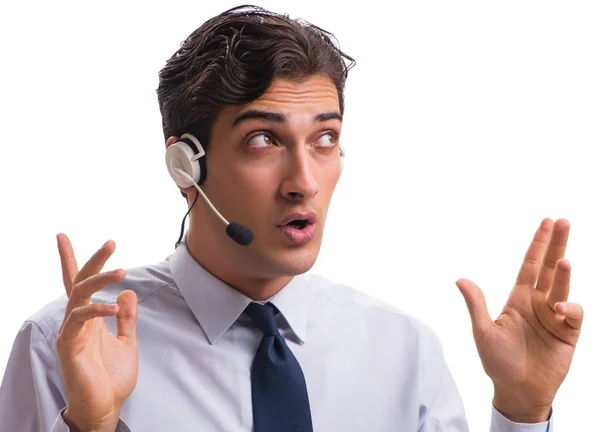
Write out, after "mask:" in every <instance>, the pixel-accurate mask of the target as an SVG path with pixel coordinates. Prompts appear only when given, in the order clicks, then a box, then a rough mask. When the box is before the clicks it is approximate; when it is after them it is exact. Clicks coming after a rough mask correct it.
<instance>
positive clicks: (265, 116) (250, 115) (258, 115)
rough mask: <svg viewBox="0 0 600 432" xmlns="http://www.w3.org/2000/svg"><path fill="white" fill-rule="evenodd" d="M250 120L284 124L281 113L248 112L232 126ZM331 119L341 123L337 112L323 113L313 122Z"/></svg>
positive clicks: (340, 117) (241, 115) (316, 116)
mask: <svg viewBox="0 0 600 432" xmlns="http://www.w3.org/2000/svg"><path fill="white" fill-rule="evenodd" d="M252 119H262V120H267V121H272V122H275V123H284V122H285V115H283V114H281V113H277V112H270V111H262V110H248V111H246V112H244V113H242V114H240V115H239V116H237V117H236V118H235V120H234V121H233V126H237V125H238V124H240V123H242V122H244V121H247V120H252ZM333 119H337V120H339V121H342V116H341V115H340V113H338V112H335V111H331V112H324V113H320V114H317V115H315V116H314V118H313V120H314V121H315V122H325V121H327V120H333Z"/></svg>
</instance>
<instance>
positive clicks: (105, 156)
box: [0, 0, 600, 431]
mask: <svg viewBox="0 0 600 432" xmlns="http://www.w3.org/2000/svg"><path fill="white" fill-rule="evenodd" d="M235 5H237V3H234V2H230V1H226V2H221V1H212V2H205V1H188V2H185V1H175V0H169V1H168V2H167V1H163V2H160V3H151V2H143V3H142V2H132V1H130V2H121V1H119V2H117V1H104V2H95V3H88V2H64V1H53V2H44V1H30V2H10V3H9V2H6V4H5V5H3V6H2V9H1V10H0V21H1V22H0V36H1V37H0V44H1V45H2V46H1V54H0V62H1V69H0V70H1V74H2V76H1V80H0V83H1V86H2V88H1V96H0V107H1V108H0V109H1V110H2V112H1V115H0V134H1V136H2V156H1V157H0V176H1V177H0V184H1V188H2V189H1V199H2V200H1V206H2V209H1V211H0V218H1V224H0V230H1V231H0V235H1V238H2V242H3V243H2V249H1V252H0V253H1V254H2V256H1V258H2V260H1V264H0V265H1V266H2V268H1V269H0V270H1V275H2V284H1V289H2V300H1V301H0V370H2V371H3V370H4V367H5V365H6V362H7V360H8V356H9V353H10V350H11V347H12V342H13V340H14V336H15V335H16V333H17V331H18V330H19V327H20V325H21V323H22V322H23V321H24V320H25V319H26V318H27V317H28V316H29V315H31V314H32V313H34V312H35V311H36V310H37V309H39V308H40V307H42V306H43V305H44V304H46V303H47V302H49V301H51V300H52V299H54V298H56V297H57V296H60V295H61V294H62V292H63V291H62V290H63V288H62V283H61V276H60V265H59V258H58V253H57V250H56V242H55V234H56V233H58V232H66V233H67V234H68V235H69V236H70V237H71V239H72V242H73V244H74V247H75V251H76V254H77V257H78V259H79V261H80V264H83V262H85V260H87V258H88V257H89V256H90V255H91V254H92V253H93V252H94V251H95V250H96V249H97V248H98V247H100V246H101V245H102V244H103V243H104V242H105V241H106V240H107V239H113V240H115V242H116V244H117V250H116V253H115V254H114V256H113V258H111V260H110V261H109V266H108V267H110V268H116V267H122V268H127V267H130V266H136V265H143V264H148V263H154V262H157V261H160V260H162V259H164V258H165V257H166V256H167V255H169V254H170V253H171V252H172V249H173V244H174V242H175V241H176V240H177V238H178V236H179V230H180V224H181V218H182V217H183V215H184V214H185V211H186V208H185V203H184V201H183V199H182V198H181V197H180V195H179V193H178V191H177V189H176V187H175V186H174V184H173V183H172V182H171V180H170V178H169V177H168V174H167V171H166V169H165V167H164V165H163V157H164V142H163V138H162V131H161V122H160V115H159V111H158V103H157V99H156V94H155V89H156V86H157V83H158V76H157V74H158V71H159V70H160V68H161V67H162V66H163V65H164V62H165V61H166V60H167V59H168V58H169V57H170V55H171V54H172V53H173V52H174V51H175V50H176V49H177V48H178V46H179V43H180V42H181V41H182V40H183V39H185V37H186V36H187V35H188V34H189V33H190V32H192V31H193V30H194V29H195V28H196V27H198V26H199V25H200V24H201V23H202V22H203V21H205V20H206V19H208V18H209V17H211V16H213V15H215V14H217V13H219V12H222V11H223V10H225V9H228V8H229V7H232V6H235ZM262 5H264V6H266V7H268V8H273V9H274V10H275V11H277V12H289V13H290V15H291V16H292V17H302V18H304V19H307V20H309V21H311V22H313V23H315V24H317V25H319V26H321V27H323V28H325V29H327V30H330V31H331V32H333V33H334V34H335V35H336V37H337V39H338V40H339V41H340V43H341V47H342V49H343V50H345V51H346V52H347V53H349V54H350V55H351V56H353V57H355V58H356V60H357V62H358V64H357V66H356V68H354V69H353V70H352V72H351V74H350V78H349V81H348V86H347V92H346V95H347V113H346V117H345V121H344V132H343V136H342V140H343V144H344V146H345V149H346V152H347V154H348V157H347V160H346V167H345V172H344V175H343V176H342V179H341V182H340V184H339V188H338V190H337V193H336V195H335V196H334V200H333V203H332V209H331V212H330V217H329V219H328V227H327V231H326V236H325V240H324V245H323V249H322V253H321V255H320V257H319V260H318V262H317V264H316V266H315V267H314V269H313V270H314V271H315V272H317V273H320V274H323V275H326V276H328V277H330V278H333V279H337V280H339V281H342V282H346V283H349V284H351V285H352V286H355V287H356V288H358V289H360V290H363V291H365V292H367V293H369V294H371V295H373V296H376V297H379V298H381V299H384V300H386V301H389V302H391V303H393V304H395V305H397V306H399V307H400V308H402V309H404V310H406V311H407V312H409V313H411V314H413V315H415V316H417V317H419V318H421V319H422V320H424V321H425V322H427V323H428V324H429V325H430V326H431V327H433V329H434V330H435V331H436V332H437V333H438V335H439V336H440V338H441V340H442V341H443V344H444V348H445V353H446V358H447V361H448V363H449V365H450V368H451V370H452V372H453V374H454V376H455V378H456V381H457V383H458V386H459V389H460V391H461V394H462V396H463V399H464V402H465V405H466V409H467V415H468V419H469V422H470V425H471V428H472V430H473V431H485V430H488V428H489V416H490V407H491V405H490V404H491V397H492V388H491V385H490V381H489V379H488V378H487V376H486V375H485V373H484V372H483V369H482V367H481V365H480V361H479V357H478V355H477V352H476V350H475V346H474V343H473V340H472V336H471V327H470V319H469V315H468V312H467V309H466V307H465V305H464V301H463V299H462V296H461V295H460V292H459V291H458V289H457V288H456V286H455V285H454V282H455V280H456V279H457V278H459V277H468V278H471V279H472V280H474V281H475V282H477V283H478V284H479V285H480V286H481V287H482V288H483V290H484V292H485V295H486V298H487V301H488V306H489V309H490V312H491V313H492V314H493V315H494V318H495V316H496V315H497V314H498V313H499V311H500V310H501V308H502V306H503V304H504V302H505V300H506V298H507V296H508V294H509V292H510V289H511V287H512V283H513V282H514V279H515V277H516V274H517V271H518V268H519V266H520V263H521V259H522V257H523V254H524V252H525V250H526V248H527V246H528V244H529V241H530V239H531V237H532V235H533V233H534V231H535V229H536V228H537V226H538V224H539V222H540V221H541V220H542V219H543V218H544V217H546V216H549V217H552V218H559V217H565V218H567V219H568V220H569V221H570V222H571V224H572V231H571V236H570V242H569V247H568V249H567V257H568V258H570V260H571V263H572V266H573V276H572V285H571V300H572V301H576V302H579V303H581V304H583V306H584V308H585V311H586V319H585V323H584V331H583V334H582V337H581V339H580V343H579V345H578V348H577V350H576V354H575V358H574V361H573V365H572V368H571V371H570V373H569V375H568V377H567V379H566V381H565V382H564V384H563V386H562V387H561V389H560V390H559V393H558V396H557V398H556V400H555V405H554V408H555V421H556V426H557V430H569V431H574V430H590V429H595V428H597V427H598V421H599V420H598V415H597V403H598V398H597V388H598V384H599V383H600V374H599V372H598V366H597V365H598V364H600V355H599V353H598V348H597V345H596V343H597V340H598V335H599V331H600V323H599V319H598V312H599V309H598V300H600V295H599V294H598V290H599V286H598V278H597V277H596V273H595V272H596V271H598V251H597V250H598V241H599V240H600V230H599V228H598V223H599V221H600V210H599V208H598V204H597V201H598V184H599V180H600V174H599V172H598V170H597V168H596V167H597V165H598V163H597V160H598V159H597V158H596V157H597V156H596V155H597V154H598V152H597V147H598V145H599V144H600V128H599V119H600V79H599V77H600V57H599V55H598V53H599V49H600V26H599V25H598V23H599V22H600V6H598V3H597V2H593V1H589V2H583V1H578V2H556V1H527V2H524V1H503V2H481V1H452V2H447V1H439V2H432V1H419V2H401V3H399V4H398V3H397V2H394V3H392V2H390V3H389V4H388V5H387V6H385V7H384V6H383V5H384V3H383V2H382V1H369V2H367V3H358V2H357V3H355V4H354V5H351V6H349V5H348V2H343V3H342V2H341V1H340V2H326V1H301V2H299V1H285V2H284V1H274V0H273V1H264V2H262Z"/></svg>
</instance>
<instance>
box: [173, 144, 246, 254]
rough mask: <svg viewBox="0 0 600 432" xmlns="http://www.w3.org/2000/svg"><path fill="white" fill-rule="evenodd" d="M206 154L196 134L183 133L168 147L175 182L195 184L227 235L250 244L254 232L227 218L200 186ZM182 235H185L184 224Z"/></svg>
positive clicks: (238, 241) (187, 185)
mask: <svg viewBox="0 0 600 432" xmlns="http://www.w3.org/2000/svg"><path fill="white" fill-rule="evenodd" d="M205 154H206V153H205V151H204V148H203V147H202V145H201V144H200V141H198V139H197V138H196V137H195V136H194V135H191V134H183V135H182V136H181V138H180V140H179V141H178V142H176V143H174V144H172V145H170V146H169V147H168V148H167V154H166V163H167V169H168V170H169V174H170V175H171V178H172V179H173V180H174V181H175V183H177V185H178V186H179V187H181V188H188V187H190V186H194V187H195V188H196V190H197V191H198V193H199V194H200V195H201V196H202V198H204V201H206V204H208V206H209V207H210V208H211V210H212V211H213V212H214V213H215V214H216V215H217V216H218V217H219V219H221V221H222V222H223V223H224V224H225V226H226V229H225V232H226V233H227V235H228V236H229V237H230V238H231V239H232V240H233V241H235V242H236V243H237V244H239V245H241V246H248V245H249V244H250V243H252V240H253V239H254V234H253V233H252V231H251V230H250V229H249V228H246V227H245V226H243V225H241V224H239V223H237V222H229V221H228V220H227V219H225V218H224V217H223V215H222V214H221V213H219V211H218V210H217V209H216V208H215V206H214V205H213V204H212V203H211V202H210V200H209V199H208V197H207V196H206V194H205V193H204V191H203V190H202V189H200V186H199V185H198V183H203V182H204V180H205V179H206V162H205V159H204V156H205ZM194 202H195V201H194ZM192 207H193V204H192ZM190 210H191V207H190ZM188 213H189V211H188ZM186 216H187V214H186ZM184 221H185V218H184ZM181 237H183V224H182V235H181ZM181 237H180V239H181ZM179 243H180V241H178V242H177V243H176V245H175V246H176V247H177V246H178V245H179Z"/></svg>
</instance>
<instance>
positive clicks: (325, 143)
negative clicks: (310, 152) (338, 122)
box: [317, 132, 338, 147]
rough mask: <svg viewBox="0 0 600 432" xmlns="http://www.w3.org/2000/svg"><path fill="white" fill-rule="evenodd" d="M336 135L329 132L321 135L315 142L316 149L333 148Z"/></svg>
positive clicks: (336, 138) (335, 142)
mask: <svg viewBox="0 0 600 432" xmlns="http://www.w3.org/2000/svg"><path fill="white" fill-rule="evenodd" d="M337 140H338V135H337V134H336V133H335V132H329V133H326V134H325V135H321V136H320V137H319V139H318V140H317V146H318V147H334V146H335V145H336V144H337Z"/></svg>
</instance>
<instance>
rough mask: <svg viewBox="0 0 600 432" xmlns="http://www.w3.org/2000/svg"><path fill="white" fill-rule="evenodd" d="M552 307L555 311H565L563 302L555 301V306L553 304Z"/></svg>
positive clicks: (561, 312) (565, 306)
mask: <svg viewBox="0 0 600 432" xmlns="http://www.w3.org/2000/svg"><path fill="white" fill-rule="evenodd" d="M554 309H555V310H556V312H558V313H560V314H564V313H565V312H566V311H567V304H566V303H564V302H561V303H556V306H554Z"/></svg>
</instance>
